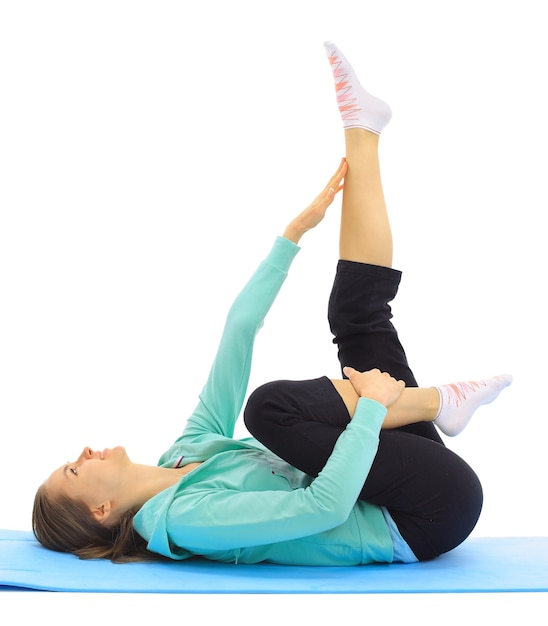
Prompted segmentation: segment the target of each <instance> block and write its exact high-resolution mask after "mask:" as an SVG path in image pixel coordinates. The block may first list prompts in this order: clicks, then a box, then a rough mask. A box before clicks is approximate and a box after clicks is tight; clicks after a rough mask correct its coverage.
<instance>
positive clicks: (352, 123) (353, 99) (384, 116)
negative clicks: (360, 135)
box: [324, 41, 392, 135]
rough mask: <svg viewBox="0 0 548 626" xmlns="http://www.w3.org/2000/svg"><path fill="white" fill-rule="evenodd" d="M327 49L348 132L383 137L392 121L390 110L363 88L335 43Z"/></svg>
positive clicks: (344, 124) (328, 42)
mask: <svg viewBox="0 0 548 626" xmlns="http://www.w3.org/2000/svg"><path fill="white" fill-rule="evenodd" d="M324 45H325V50H326V52H327V56H328V58H329V62H330V63H331V69H332V71H333V77H334V79H335V89H336V94H337V104H338V106H339V111H340V113H341V117H342V121H343V126H344V128H345V129H348V128H364V129H365V130H369V131H371V132H373V133H375V134H377V135H379V134H380V133H381V131H382V130H383V128H384V127H385V126H386V125H387V124H388V122H389V121H390V119H391V117H392V111H391V110H390V107H389V106H388V105H387V104H386V102H383V101H382V100H379V98H376V97H375V96H373V95H371V94H370V93H369V92H367V91H366V90H365V89H364V88H363V87H362V86H361V85H360V81H359V80H358V77H357V76H356V74H355V73H354V70H353V69H352V66H351V65H350V63H349V62H348V61H347V59H346V58H345V57H344V55H343V54H342V52H341V51H340V50H339V49H338V48H337V46H336V45H335V44H334V43H331V42H330V41H326V42H325V44H324Z"/></svg>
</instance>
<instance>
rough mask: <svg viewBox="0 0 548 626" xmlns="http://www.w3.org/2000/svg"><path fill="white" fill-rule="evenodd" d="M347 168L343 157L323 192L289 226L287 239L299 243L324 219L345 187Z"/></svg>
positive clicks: (286, 230) (286, 234) (286, 232)
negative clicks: (329, 207)
mask: <svg viewBox="0 0 548 626" xmlns="http://www.w3.org/2000/svg"><path fill="white" fill-rule="evenodd" d="M347 169H348V165H347V163H346V159H342V160H341V163H340V165H339V167H338V168H337V171H336V172H335V173H334V174H333V176H332V177H331V178H330V180H329V182H328V183H327V185H326V186H325V187H324V189H323V190H322V191H321V193H320V194H319V195H318V196H317V197H316V198H315V199H314V201H313V202H312V203H311V204H309V205H308V207H307V208H306V209H305V210H304V211H303V212H302V213H300V214H299V215H298V216H297V217H296V218H295V219H294V220H293V221H292V222H291V223H290V224H289V225H288V226H287V228H286V229H285V232H284V237H285V238H286V239H289V240H291V241H293V242H295V243H299V240H300V238H301V237H302V236H303V235H304V233H306V232H307V231H308V230H310V229H311V228H314V227H315V226H317V225H318V224H319V223H320V222H321V221H322V220H323V218H324V216H325V212H326V211H327V207H328V206H329V205H330V204H331V203H332V202H333V199H334V198H335V196H336V195H337V194H338V193H339V191H341V189H343V188H344V185H343V184H342V181H343V179H344V177H345V174H346V170H347Z"/></svg>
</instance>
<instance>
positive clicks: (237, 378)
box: [184, 159, 346, 438]
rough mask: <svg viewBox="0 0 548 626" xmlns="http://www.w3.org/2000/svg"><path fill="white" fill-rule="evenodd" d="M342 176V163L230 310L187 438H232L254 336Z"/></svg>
mask: <svg viewBox="0 0 548 626" xmlns="http://www.w3.org/2000/svg"><path fill="white" fill-rule="evenodd" d="M345 173H346V162H345V161H344V159H343V160H342V161H341V163H340V165H339V167H338V168H337V171H336V172H335V174H334V175H333V176H332V177H331V178H330V180H329V182H328V183H327V185H326V186H325V187H324V189H323V190H322V191H321V193H320V194H319V195H318V196H317V197H316V198H315V199H314V201H313V202H312V203H311V204H310V205H309V206H308V207H307V208H306V209H305V210H304V211H302V212H301V213H300V214H299V215H298V216H297V217H296V218H294V219H293V220H292V221H291V222H290V223H289V224H288V226H287V228H286V229H285V231H284V236H283V237H278V239H277V240H276V242H275V244H274V247H273V248H272V250H271V252H270V253H269V255H268V256H267V258H266V259H265V260H264V261H263V262H262V263H261V264H260V266H259V267H258V269H257V270H256V272H255V273H254V274H253V276H252V277H251V279H250V280H249V281H248V283H247V284H246V286H245V287H244V288H243V290H242V291H241V292H240V293H239V295H238V297H237V298H236V300H235V301H234V303H233V304H232V306H231V308H230V311H229V313H228V316H227V320H226V323H225V327H224V331H223V334H222V337H221V342H220V344H219V348H218V351H217V354H216V356H215V360H214V362H213V366H212V368H211V370H210V373H209V376H208V379H207V381H206V384H205V386H204V388H203V389H202V392H201V393H200V401H199V403H198V406H197V407H196V409H195V410H194V412H193V414H192V416H191V417H190V419H189V420H188V423H187V426H186V428H185V432H184V436H185V437H192V438H196V437H200V436H207V435H211V434H213V435H222V436H225V437H232V435H233V432H234V425H235V422H236V419H237V418H238V415H239V414H240V411H241V408H242V405H243V402H244V399H245V394H246V392H247V385H248V381H249V374H250V370H251V358H252V353H253V346H254V342H255V337H256V335H257V332H258V331H259V329H260V328H261V327H262V325H263V321H264V318H265V316H266V314H267V313H268V311H269V309H270V307H271V306H272V304H273V302H274V300H275V298H276V296H277V294H278V292H279V290H280V288H281V286H282V284H283V282H284V281H285V278H286V276H287V272H288V270H289V267H290V265H291V262H292V261H293V258H294V257H295V255H296V254H297V252H298V250H299V247H298V246H297V243H298V242H299V241H300V239H301V237H302V236H303V235H304V234H305V233H306V232H307V231H308V230H310V229H312V228H314V227H315V226H316V225H317V224H319V223H320V222H321V221H322V219H323V217H324V215H325V212H326V210H327V208H328V207H329V205H330V204H331V203H332V202H333V199H334V198H335V195H336V194H337V193H338V192H339V191H340V190H341V189H342V180H343V178H344V175H345Z"/></svg>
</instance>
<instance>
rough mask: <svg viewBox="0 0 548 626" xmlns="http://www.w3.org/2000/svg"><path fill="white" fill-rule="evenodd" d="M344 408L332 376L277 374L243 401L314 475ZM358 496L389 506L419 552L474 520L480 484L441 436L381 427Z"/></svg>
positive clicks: (264, 434) (463, 531) (454, 540)
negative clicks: (294, 377)
mask: <svg viewBox="0 0 548 626" xmlns="http://www.w3.org/2000/svg"><path fill="white" fill-rule="evenodd" d="M349 420H350V416H349V414H348V411H347V408H346V406H345V404H344V402H343V400H342V398H341V396H340V395H339V394H338V393H337V391H336V390H335V388H334V387H333V385H332V384H331V382H330V381H329V379H327V378H326V377H322V378H319V379H313V380H308V381H275V382H271V383H267V384H266V385H263V386H261V387H259V388H258V389H257V390H255V391H254V392H253V393H252V394H251V396H250V398H249V400H248V403H247V405H246V408H245V411H244V421H245V424H246V427H247V429H248V430H249V432H250V433H251V434H252V435H253V436H254V437H255V438H256V439H257V440H259V441H260V442H261V443H262V444H263V445H265V446H266V447H267V448H268V449H270V450H271V451H272V452H274V453H275V454H277V455H278V456H280V457H281V458H283V459H284V460H285V461H287V462H288V463H290V464H291V465H293V466H294V467H297V468H298V469H300V470H301V471H303V472H305V473H307V474H309V475H310V476H317V475H318V474H319V472H320V471H321V470H322V469H323V467H324V465H325V463H326V461H327V459H328V458H329V456H330V455H331V452H332V451H333V448H334V446H335V443H336V442H337V439H338V438H339V435H340V434H341V433H342V432H343V430H344V429H345V428H346V426H347V425H348V422H349ZM360 499H362V500H366V501H368V502H371V503H372V504H376V505H378V506H382V507H386V508H387V510H388V512H389V513H390V515H391V517H392V519H393V520H394V521H395V523H396V525H397V526H398V528H399V530H400V532H401V534H402V536H403V538H404V539H405V541H406V542H407V543H408V544H409V546H410V547H411V549H412V550H413V552H414V554H415V555H416V556H417V558H419V559H421V560H425V559H430V558H433V557H435V556H437V555H438V554H442V553H443V552H447V551H448V550H451V549H452V548H454V547H455V546H457V545H458V544H459V543H461V542H462V541H463V540H464V539H465V538H466V537H467V536H468V534H469V533H470V532H471V531H472V529H473V528H474V526H475V524H476V522H477V519H478V517H479V513H480V510H481V504H482V490H481V485H480V484H479V481H478V479H477V477H476V475H475V474H474V472H473V471H472V470H471V469H470V468H469V467H468V465H467V464H466V463H465V462H464V461H463V460H462V459H460V458H459V457H458V456H457V455H455V454H454V453H453V452H451V451H450V450H448V449H447V448H446V447H445V446H443V445H442V444H439V443H437V442H435V441H432V440H431V439H428V438H426V437H422V436H417V435H414V434H412V433H408V432H405V431H403V430H402V429H397V430H383V431H381V433H380V436H379V448H378V451H377V454H376V456H375V460H374V462H373V465H372V467H371V470H370V472H369V475H368V476H367V478H366V480H365V483H364V487H363V490H362V492H361V494H360Z"/></svg>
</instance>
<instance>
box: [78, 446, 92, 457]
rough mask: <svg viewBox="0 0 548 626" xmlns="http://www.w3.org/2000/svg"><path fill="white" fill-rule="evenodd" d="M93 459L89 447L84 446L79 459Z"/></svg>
mask: <svg viewBox="0 0 548 626" xmlns="http://www.w3.org/2000/svg"><path fill="white" fill-rule="evenodd" d="M92 457H93V450H92V449H91V448H90V447H89V446H86V447H85V448H84V449H83V451H82V454H81V455H80V458H81V459H91V458H92Z"/></svg>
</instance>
